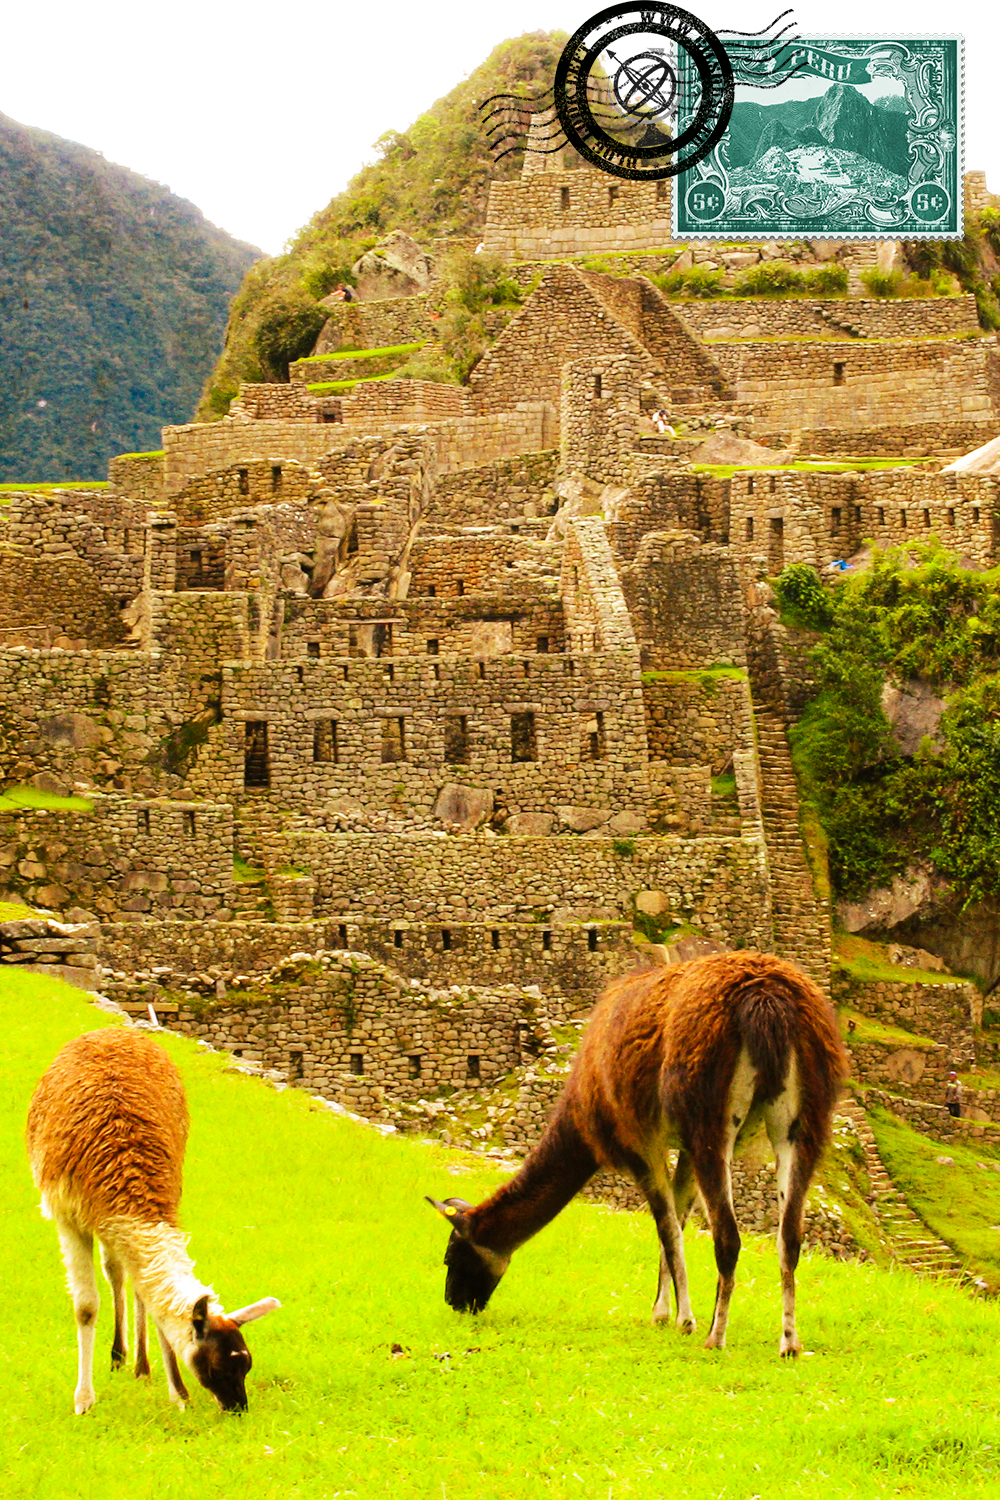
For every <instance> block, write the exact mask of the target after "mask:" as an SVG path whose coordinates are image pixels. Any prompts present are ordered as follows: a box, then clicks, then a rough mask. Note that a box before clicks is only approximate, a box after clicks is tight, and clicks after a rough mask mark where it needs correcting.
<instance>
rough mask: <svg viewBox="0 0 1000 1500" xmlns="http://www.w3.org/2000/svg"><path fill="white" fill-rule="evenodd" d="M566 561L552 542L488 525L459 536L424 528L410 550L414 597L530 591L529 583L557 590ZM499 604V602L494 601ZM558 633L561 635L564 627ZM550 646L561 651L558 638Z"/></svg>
mask: <svg viewBox="0 0 1000 1500" xmlns="http://www.w3.org/2000/svg"><path fill="white" fill-rule="evenodd" d="M561 563H562V557H561V550H560V548H559V547H558V546H556V545H555V544H554V543H551V542H544V541H540V540H537V539H536V538H534V537H531V536H525V535H523V534H521V533H520V532H519V531H513V530H508V529H504V530H502V531H501V530H495V531H492V532H490V531H487V530H486V528H485V527H482V528H476V529H474V530H471V532H470V531H465V530H463V531H462V532H460V533H458V534H453V533H450V532H448V533H443V534H439V535H436V536H435V535H429V534H428V532H427V528H426V526H425V527H424V528H422V530H421V532H420V535H419V536H418V537H417V539H416V541H415V542H414V544H413V546H412V548H411V549H410V574H411V579H410V598H411V599H413V598H414V597H415V596H416V595H420V596H422V597H427V596H431V597H436V598H438V599H444V598H461V597H463V596H465V595H468V594H493V595H495V596H496V595H499V596H501V597H502V596H503V595H504V594H506V593H511V592H513V593H515V594H517V593H521V592H524V593H527V592H528V585H529V584H530V585H535V586H537V587H538V588H539V590H540V591H541V590H542V589H544V588H545V586H546V584H547V583H548V584H549V585H550V587H551V589H552V590H553V592H554V591H555V588H556V580H557V579H558V576H559V569H560V566H561ZM491 607H492V608H495V607H496V604H495V600H493V601H491ZM559 634H560V635H561V634H562V630H561V628H560V632H559ZM545 649H546V650H556V649H557V647H556V646H555V643H554V642H550V644H549V645H547V646H546V648H545Z"/></svg>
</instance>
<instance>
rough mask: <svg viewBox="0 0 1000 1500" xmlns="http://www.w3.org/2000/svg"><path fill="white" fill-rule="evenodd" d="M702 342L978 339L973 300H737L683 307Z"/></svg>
mask: <svg viewBox="0 0 1000 1500" xmlns="http://www.w3.org/2000/svg"><path fill="white" fill-rule="evenodd" d="M683 317H684V321H685V322H686V323H687V324H689V326H690V327H691V328H693V329H694V330H695V332H696V333H698V334H700V335H701V337H702V338H704V339H721V340H723V341H724V342H729V341H732V340H736V339H780V338H821V339H838V338H842V337H843V335H844V334H845V333H846V334H849V335H850V336H851V337H852V338H873V339H928V338H932V337H936V338H948V337H950V338H962V337H972V338H977V339H978V338H979V337H980V336H981V329H980V327H979V318H978V316H977V313H976V299H975V297H973V296H972V295H971V294H969V295H966V296H962V297H925V298H919V297H916V298H909V297H907V298H899V299H893V298H891V297H878V298H874V297H872V298H867V297H849V298H848V297H740V298H735V297H734V298H729V297H727V298H726V299H725V300H719V301H711V300H705V301H696V300H694V299H691V300H690V301H685V302H684V304H683Z"/></svg>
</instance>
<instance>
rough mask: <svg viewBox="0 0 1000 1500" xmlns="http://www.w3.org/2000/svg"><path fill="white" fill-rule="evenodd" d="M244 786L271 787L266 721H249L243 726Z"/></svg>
mask: <svg viewBox="0 0 1000 1500" xmlns="http://www.w3.org/2000/svg"><path fill="white" fill-rule="evenodd" d="M243 785H244V786H258V787H260V786H270V785H271V766H270V760H269V758H268V750H267V720H266V719H248V720H247V721H246V723H245V724H244V726H243Z"/></svg>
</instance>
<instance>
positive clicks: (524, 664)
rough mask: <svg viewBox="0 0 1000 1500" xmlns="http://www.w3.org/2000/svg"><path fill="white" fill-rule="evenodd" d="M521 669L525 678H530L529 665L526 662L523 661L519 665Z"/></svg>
mask: <svg viewBox="0 0 1000 1500" xmlns="http://www.w3.org/2000/svg"><path fill="white" fill-rule="evenodd" d="M521 667H522V670H523V672H524V675H525V677H530V676H531V663H530V662H528V661H523V662H522V663H521Z"/></svg>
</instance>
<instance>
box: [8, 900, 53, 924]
mask: <svg viewBox="0 0 1000 1500" xmlns="http://www.w3.org/2000/svg"><path fill="white" fill-rule="evenodd" d="M50 915H51V913H50V912H47V911H39V910H38V908H37V907H36V906H25V905H24V904H23V903H22V902H20V901H0V922H20V921H21V919H22V918H23V917H48V916H50Z"/></svg>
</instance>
